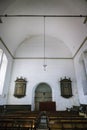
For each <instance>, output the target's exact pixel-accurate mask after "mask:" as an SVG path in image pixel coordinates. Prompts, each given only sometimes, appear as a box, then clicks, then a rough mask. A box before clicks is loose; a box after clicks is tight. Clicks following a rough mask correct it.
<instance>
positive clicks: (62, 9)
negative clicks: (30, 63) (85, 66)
mask: <svg viewBox="0 0 87 130" xmlns="http://www.w3.org/2000/svg"><path fill="white" fill-rule="evenodd" d="M6 14H7V15H13V16H14V15H24V16H25V15H32V16H33V17H1V20H2V22H3V23H0V38H1V39H2V41H3V42H4V44H5V45H6V47H7V48H8V49H9V51H10V52H11V54H12V55H13V56H14V57H29V56H30V57H35V56H37V57H43V53H42V52H43V40H44V39H43V35H44V17H43V16H44V15H45V16H47V15H48V16H50V15H51V16H52V15H53V16H55V15H57V16H59V15H61V16H64V15H69V16H73V15H79V16H80V15H82V16H86V15H87V1H86V0H0V15H6ZM34 15H36V16H37V15H38V16H37V17H34ZM39 15H41V17H39ZM84 20H85V17H45V36H46V37H45V38H46V39H45V41H46V43H45V44H46V55H47V57H69V58H70V57H73V56H74V55H75V53H76V52H77V51H78V49H79V48H80V46H81V45H82V43H83V41H84V39H85V38H86V37H87V23H85V24H84ZM26 48H27V49H26ZM23 50H26V52H23Z"/></svg>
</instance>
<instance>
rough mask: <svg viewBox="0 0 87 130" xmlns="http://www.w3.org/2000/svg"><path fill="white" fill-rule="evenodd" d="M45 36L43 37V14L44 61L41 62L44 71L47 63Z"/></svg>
mask: <svg viewBox="0 0 87 130" xmlns="http://www.w3.org/2000/svg"><path fill="white" fill-rule="evenodd" d="M45 44H46V38H45V16H44V63H43V67H44V71H46V67H47V64H46V46H45Z"/></svg>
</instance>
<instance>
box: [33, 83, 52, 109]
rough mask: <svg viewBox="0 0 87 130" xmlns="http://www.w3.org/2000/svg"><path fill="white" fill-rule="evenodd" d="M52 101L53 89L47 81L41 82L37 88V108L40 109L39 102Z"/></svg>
mask: <svg viewBox="0 0 87 130" xmlns="http://www.w3.org/2000/svg"><path fill="white" fill-rule="evenodd" d="M47 101H52V90H51V87H50V86H49V85H48V84H47V83H40V84H39V85H38V86H37V87H36V90H35V110H37V111H38V110H39V102H47Z"/></svg>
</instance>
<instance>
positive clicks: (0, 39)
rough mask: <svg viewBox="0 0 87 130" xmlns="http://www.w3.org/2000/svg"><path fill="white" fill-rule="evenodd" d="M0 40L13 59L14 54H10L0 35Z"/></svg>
mask: <svg viewBox="0 0 87 130" xmlns="http://www.w3.org/2000/svg"><path fill="white" fill-rule="evenodd" d="M0 41H1V43H2V44H3V46H4V47H5V49H6V50H7V51H8V53H9V54H10V56H11V57H12V58H13V59H14V56H13V55H12V53H11V52H10V50H9V49H8V47H7V46H6V44H5V43H4V42H3V40H2V38H1V37H0Z"/></svg>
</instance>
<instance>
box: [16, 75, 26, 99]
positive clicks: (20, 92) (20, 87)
mask: <svg viewBox="0 0 87 130" xmlns="http://www.w3.org/2000/svg"><path fill="white" fill-rule="evenodd" d="M26 83H27V81H26V80H25V79H23V78H22V77H21V78H17V79H16V81H15V90H14V96H15V97H18V98H22V97H24V96H25V95H26Z"/></svg>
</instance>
